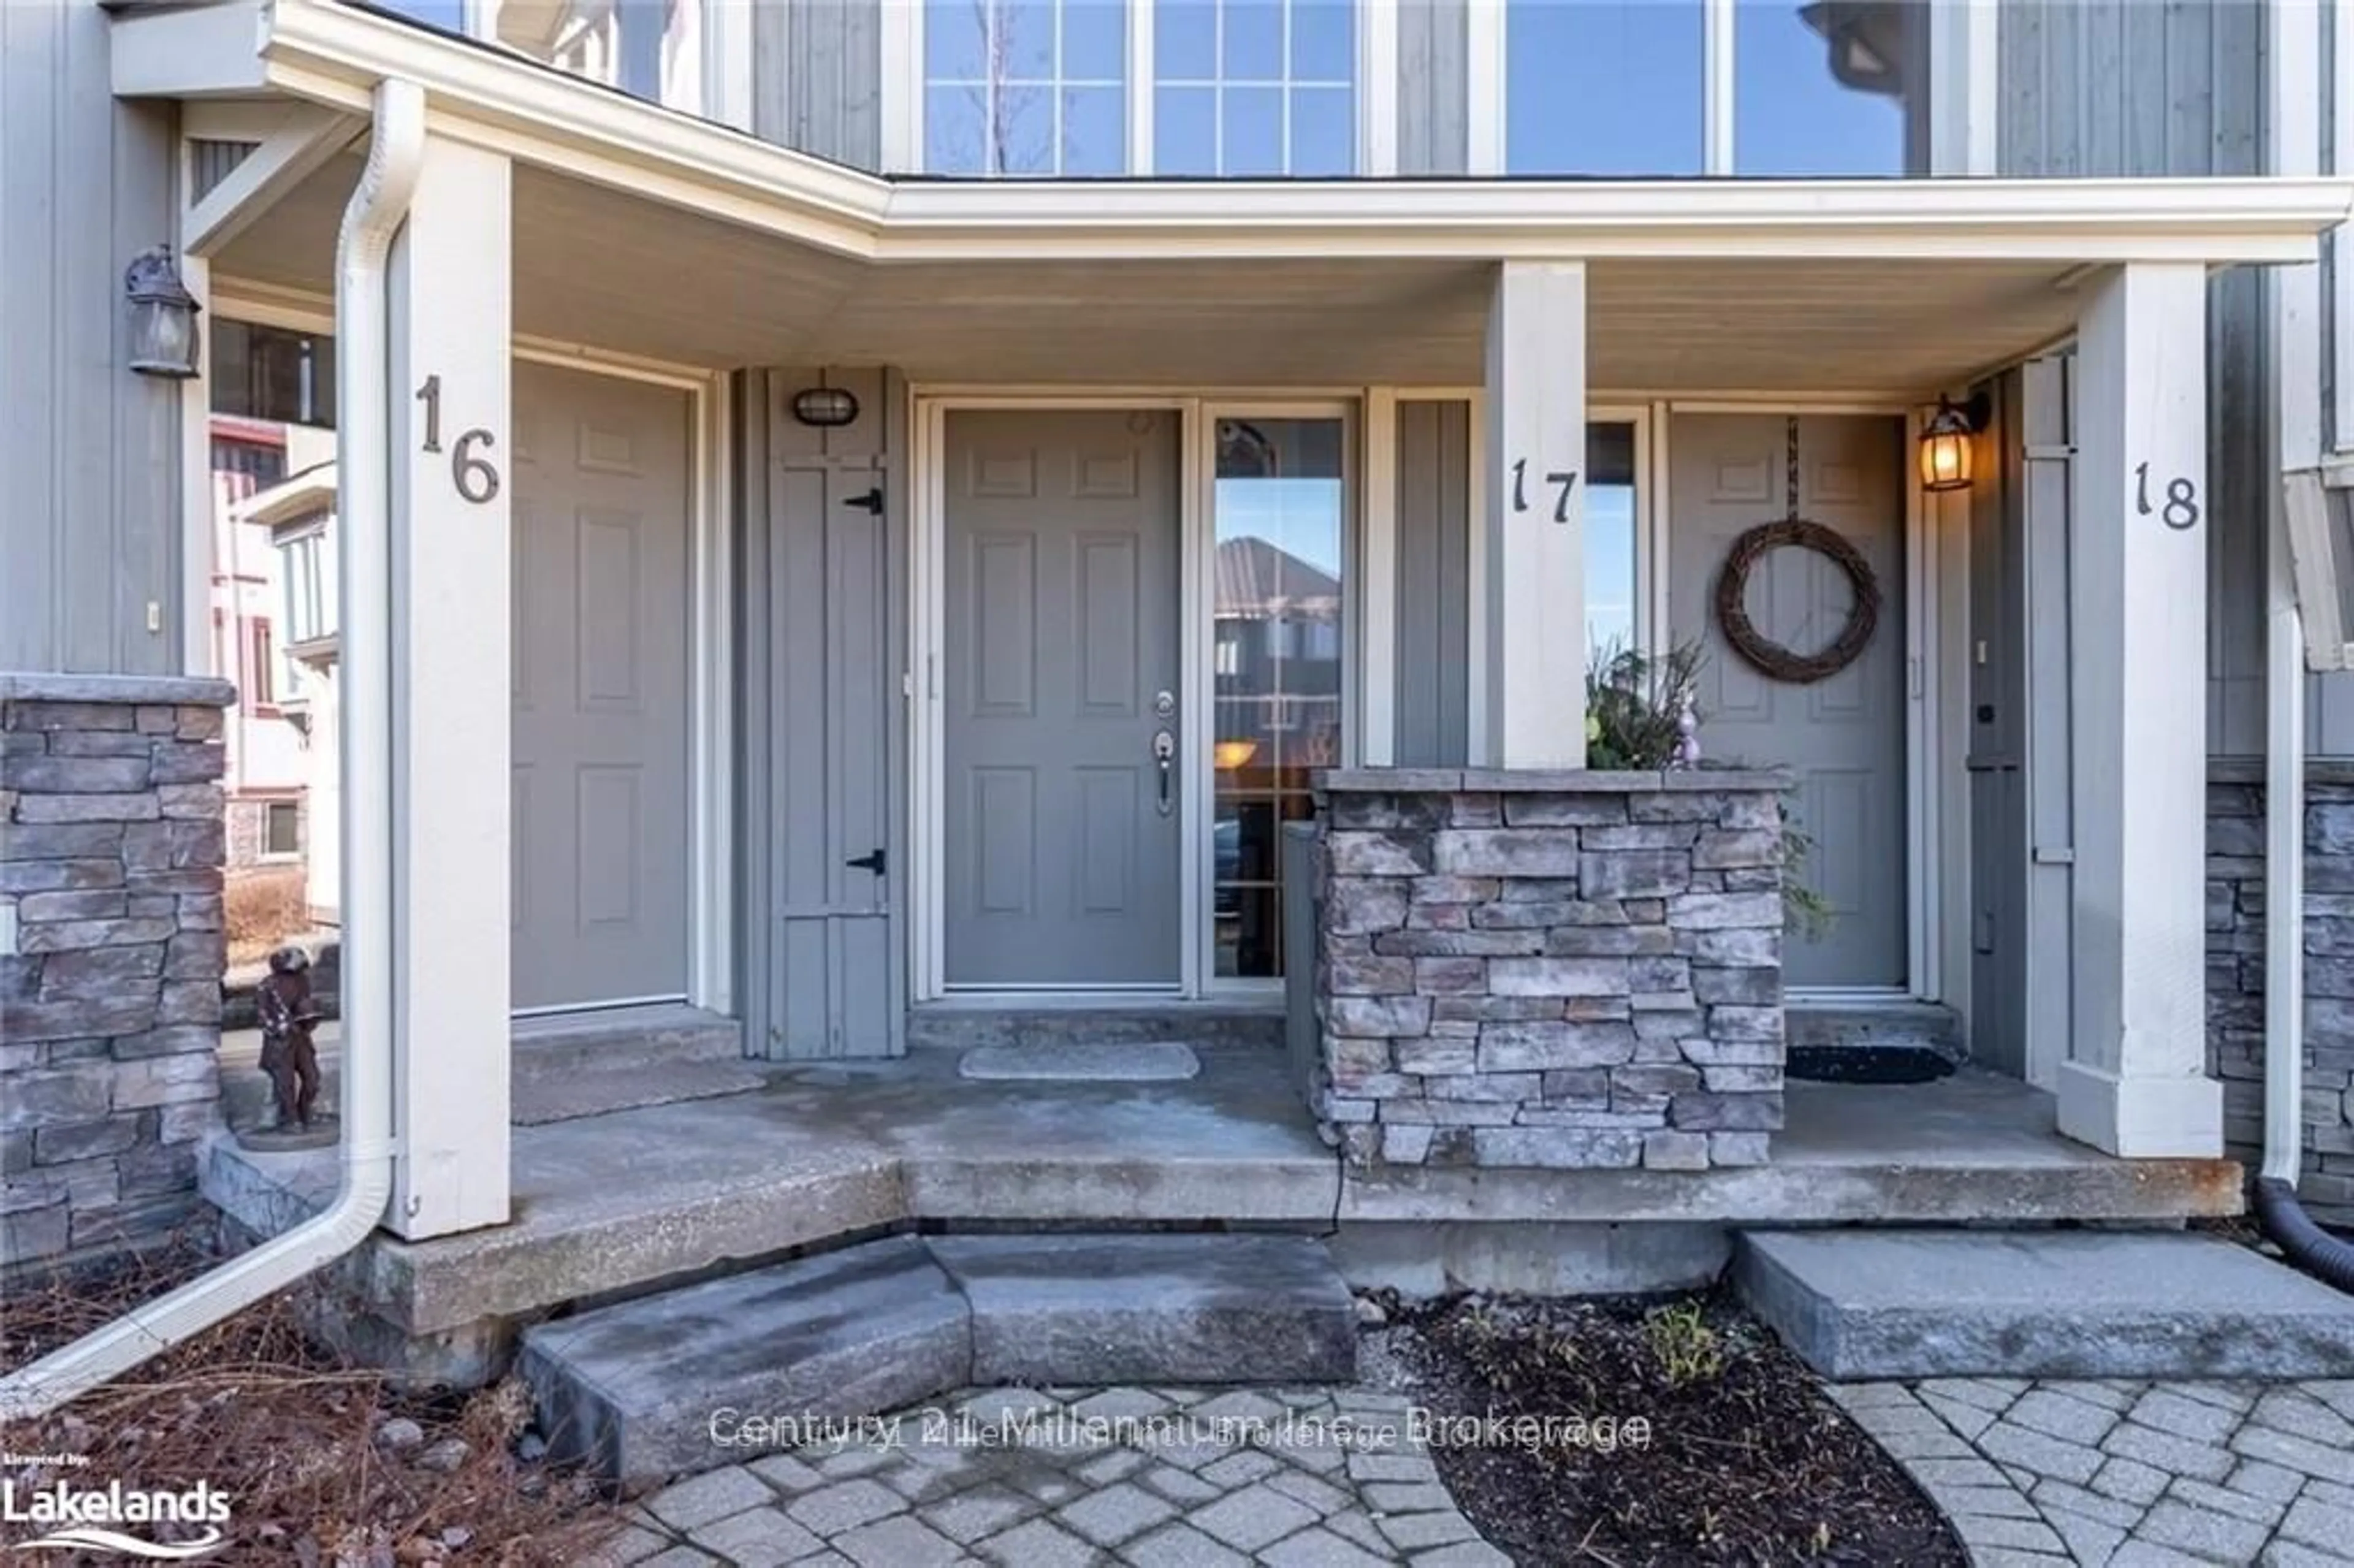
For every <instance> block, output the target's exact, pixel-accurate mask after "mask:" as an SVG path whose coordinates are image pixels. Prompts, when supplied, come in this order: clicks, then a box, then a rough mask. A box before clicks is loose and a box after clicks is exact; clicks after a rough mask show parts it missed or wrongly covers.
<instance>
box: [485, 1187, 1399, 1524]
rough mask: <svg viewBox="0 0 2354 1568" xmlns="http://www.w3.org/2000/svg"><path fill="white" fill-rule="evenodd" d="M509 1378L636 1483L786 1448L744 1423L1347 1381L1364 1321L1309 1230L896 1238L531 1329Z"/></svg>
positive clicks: (550, 1419)
mask: <svg viewBox="0 0 2354 1568" xmlns="http://www.w3.org/2000/svg"><path fill="white" fill-rule="evenodd" d="M519 1370H520V1371H521V1372H522V1373H523V1377H524V1380H525V1383H526V1384H528V1386H529V1387H530V1389H531V1391H532V1394H533V1398H534V1402H535V1404H536V1406H537V1409H538V1412H539V1420H540V1424H541V1426H542V1428H543V1430H545V1431H546V1434H547V1437H548V1443H549V1446H550V1449H551V1451H552V1452H553V1453H555V1454H556V1456H557V1457H559V1458H565V1459H578V1460H582V1461H585V1462H586V1463H587V1464H588V1465H589V1466H590V1467H591V1468H592V1469H593V1470H594V1471H595V1473H597V1474H598V1475H599V1476H601V1477H604V1478H608V1479H611V1480H614V1481H617V1482H620V1484H621V1485H622V1486H623V1487H624V1488H627V1489H637V1488H640V1487H642V1486H646V1485H651V1484H652V1483H653V1482H656V1481H659V1480H661V1479H663V1478H666V1477H669V1476H673V1475H679V1474H684V1473H690V1472H694V1471H698V1470H705V1469H709V1468H711V1467H714V1466H717V1465H724V1464H730V1463H735V1462H737V1461H740V1460H744V1459H748V1458H756V1457H760V1455H761V1453H763V1452H766V1451H769V1450H772V1449H773V1448H775V1447H779V1446H782V1447H790V1446H794V1441H793V1435H791V1434H790V1433H782V1432H778V1433H769V1434H765V1435H761V1436H764V1437H765V1439H766V1440H765V1441H764V1442H762V1443H761V1444H759V1445H758V1446H752V1447H746V1446H743V1445H742V1443H741V1441H738V1442H736V1443H732V1444H731V1443H730V1442H729V1441H727V1439H728V1438H730V1437H736V1438H738V1439H741V1438H743V1437H746V1436H752V1435H754V1433H753V1429H751V1428H748V1427H743V1426H742V1422H743V1419H744V1418H745V1417H749V1416H759V1417H771V1416H790V1417H799V1418H811V1419H832V1420H836V1421H841V1420H847V1419H850V1418H853V1417H856V1416H860V1415H869V1414H880V1413H882V1412H885V1411H888V1410H892V1409H896V1408H898V1407H900V1406H904V1405H907V1404H916V1403H918V1402H920V1401H923V1400H926V1399H929V1398H931V1397H933V1396H935V1395H938V1394H942V1393H948V1392H949V1391H950V1390H953V1389H959V1388H964V1387H970V1386H973V1385H989V1384H998V1383H1023V1384H1047V1383H1054V1384H1088V1383H1257V1382H1274V1383H1319V1382H1335V1381H1347V1380H1350V1379H1352V1378H1353V1377H1354V1376H1355V1374H1356V1315H1355V1310H1354V1304H1353V1303H1352V1300H1351V1298H1350V1295H1349V1291H1348V1288H1347V1287H1346V1286H1344V1285H1343V1284H1342V1283H1341V1277H1340V1276H1339V1275H1338V1274H1337V1273H1336V1272H1334V1270H1333V1268H1332V1266H1331V1262H1330V1261H1329V1260H1328V1259H1327V1258H1326V1257H1325V1255H1324V1250H1323V1247H1322V1246H1321V1245H1320V1244H1319V1243H1318V1242H1316V1241H1314V1240H1313V1239H1311V1238H1309V1237H1305V1236H1289V1235H1274V1234H1243V1235H1233V1234H1229V1235H1188V1234H1166V1233H1163V1234H1148V1235H1080V1234H1070V1235H1065V1234H1053V1235H1002V1236H960V1237H945V1236H942V1237H932V1238H928V1239H922V1240H919V1239H917V1238H915V1237H910V1236H896V1237H892V1238H889V1239H886V1240H883V1241H875V1242H867V1243H864V1244H862V1245H857V1246H854V1247H849V1248H845V1249H843V1250H841V1251H838V1252H830V1253H822V1254H819V1255H814V1256H811V1257H806V1258H801V1259H797V1260H795V1261H793V1262H790V1263H784V1264H778V1265H775V1266H769V1267H767V1268H759V1269H754V1270H751V1271H749V1272H747V1273H743V1274H736V1275H730V1276H727V1277H722V1278H718V1279H713V1280H707V1281H705V1282H703V1283H700V1284H695V1285H691V1286H686V1287H682V1288H679V1289H675V1290H669V1291H663V1292H662V1293H660V1294H657V1295H652V1296H645V1297H641V1298H637V1299H635V1300H631V1301H625V1302H620V1303H618V1304H616V1305H613V1306H609V1307H602V1308H595V1309H593V1310H590V1311H588V1312H583V1313H580V1314H578V1316H575V1317H572V1318H567V1319H558V1320H556V1321H553V1322H547V1323H542V1324H540V1325H538V1326H536V1327H535V1328H533V1329H530V1330H526V1331H525V1334H524V1336H523V1354H522V1359H521V1361H520V1369H519ZM720 1412H733V1413H734V1414H730V1415H726V1416H724V1417H723V1416H721V1415H719V1414H718V1413H720ZM739 1428H740V1429H741V1430H739Z"/></svg>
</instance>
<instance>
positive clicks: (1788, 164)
mask: <svg viewBox="0 0 2354 1568" xmlns="http://www.w3.org/2000/svg"><path fill="white" fill-rule="evenodd" d="M1929 21H1930V8H1929V6H1928V5H1927V4H1926V3H1925V0H1508V5H1507V8H1506V12H1505V19H1504V29H1503V34H1504V36H1503V51H1504V58H1503V64H1502V69H1501V70H1500V72H1499V73H1498V74H1499V76H1500V79H1501V80H1502V82H1503V85H1504V126H1503V136H1504V148H1503V155H1504V166H1505V169H1506V171H1507V172H1508V173H1511V174H1516V175H1606V176H1618V177H1622V178H1641V177H1646V176H1648V177H1652V178H1662V177H1674V176H1679V175H1766V176H1775V175H1783V176H1816V177H1832V176H1850V175H1926V174H1928V173H1929V172H1930V163H1929V152H1930V150H1929V139H1930V122H1929Z"/></svg>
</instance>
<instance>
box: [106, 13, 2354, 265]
mask: <svg viewBox="0 0 2354 1568" xmlns="http://www.w3.org/2000/svg"><path fill="white" fill-rule="evenodd" d="M114 26H115V31H116V35H117V37H118V39H119V40H120V42H119V43H118V45H117V48H115V50H114V52H113V57H112V58H113V60H114V71H115V75H114V82H115V90H116V91H117V92H118V93H121V94H124V95H140V96H149V95H160V96H171V97H189V96H211V95H218V94H230V95H236V94H240V93H242V94H250V93H252V92H255V91H257V90H277V91H282V92H286V93H290V94H292V95H294V96H296V97H301V98H305V99H310V100H312V101H317V102H321V103H323V104H326V105H328V106H330V107H334V108H340V109H343V110H345V111H357V112H366V111H367V109H368V107H369V105H370V101H371V94H372V92H373V90H374V86H375V84H376V82H377V81H378V80H380V79H384V78H386V77H387V76H397V77H400V78H404V79H408V80H411V81H414V82H417V83H418V84H419V85H420V86H422V87H423V88H424V89H425V90H427V92H428V94H429V101H430V103H431V105H432V108H431V118H430V123H431V125H432V128H433V129H434V130H436V131H437V132H440V133H443V134H446V135H449V136H451V137H452V138H456V139H461V140H465V141H469V142H473V143H479V144H482V145H487V146H491V147H493V148H496V149H498V150H501V151H504V152H506V153H508V154H511V155H512V156H514V158H515V159H517V160H518V162H519V163H523V164H537V165H540V166H544V167H547V168H553V169H559V170H563V171H565V172H566V173H567V174H569V175H572V176H574V177H576V178H578V179H581V180H584V181H587V182H589V183H592V184H597V185H608V186H611V187H614V188H617V189H620V190H626V191H629V192H631V193H633V194H636V195H640V196H646V197H649V198H651V199H653V200H655V201H659V202H662V203H663V204H664V205H667V206H670V207H676V208H679V209H681V210H683V211H684V212H688V213H695V214H699V215H702V216H705V217H711V218H714V219H717V220H721V221H724V222H727V223H731V224H736V225H739V226H742V227H744V228H751V229H754V230H757V231H760V232H765V233H769V234H773V235H779V236H783V237H787V238H793V239H796V240H799V241H801V243H803V244H805V245H809V246H811V247H814V248H816V249H821V250H825V251H831V252H833V253H835V254H837V255H841V256H844V257H849V258H854V259H857V260H875V261H925V260H933V261H960V260H1049V259H1067V260H1150V259H1155V258H1164V259H1171V260H1199V259H1203V258H1209V257H1227V258H1233V259H1237V260H1241V259H1274V258H1284V257H1295V258H1331V259H1341V258H1352V257H1361V258H1373V257H1389V258H1398V259H1415V258H1418V259H1427V260H1445V259H1455V260H1495V259H1498V258H1502V257H1526V256H1547V255H1551V256H1584V257H1590V258H1600V257H1611V256H1630V257H1631V256H1644V257H1677V256H1684V257H1752V258H1772V257H1787V258H1832V257H1869V258H1878V259H1903V258H1915V259H1921V260H2031V259H2033V260H2062V261H2073V262H2102V261H2117V260H2204V261H2211V262H2217V263H2230V262H2295V261H2309V260H2313V259H2314V258H2315V257H2316V255H2317V250H2318V238H2317V237H2318V236H2319V235H2320V234H2322V233H2323V232H2325V231H2327V229H2330V228H2334V227H2336V226H2337V225H2338V224H2339V223H2341V222H2343V221H2346V220H2347V219H2348V218H2349V216H2354V179H2349V178H2332V179H2278V178H2274V179H2185V180H1951V179H1949V180H1937V181H1789V182H1780V181H1771V182H1707V181H1687V182H1673V183H1638V184H1618V183H1603V182H1596V183H1588V184H1573V183H1564V182H1504V181H1487V180H1460V181H1426V180H1424V181H1404V180H1401V181H1378V182H1377V181H1351V182H1310V181H1297V182H1246V181H1222V182H1216V183H1214V184H1207V183H1205V184H1183V183H1176V182H1166V181H1162V182H1153V181H1102V182H1098V181H1060V182H1011V181H1007V182H990V183H986V184H983V183H977V182H976V183H959V182H928V181H891V180H884V179H880V178H876V177H875V176H872V175H864V174H862V173H859V172H858V171H855V170H853V169H848V168H845V167H843V166H840V165H837V164H829V163H826V162H824V161H822V160H820V159H815V158H811V157H809V156H806V155H804V154H799V153H794V152H792V151H790V150H789V149H785V148H780V147H777V146H774V145H771V144H769V143H764V142H761V141H759V140H758V139H757V138H755V137H752V136H749V135H747V134H745V133H743V132H738V131H736V130H733V129H731V128H729V127H726V126H724V125H718V124H714V123H712V122H705V121H702V120H698V119H695V117H693V116H689V115H684V114H680V113H677V112H674V111H668V110H664V109H661V108H659V107H656V106H653V105H649V104H646V103H642V102H640V101H636V100H634V99H631V98H629V97H627V96H626V95H624V94H621V93H619V92H616V91H614V90H610V89H607V88H604V87H600V86H598V85H596V84H594V83H590V82H585V81H581V80H579V79H575V78H572V77H568V76H566V75H564V74H563V73H561V72H560V71H557V70H555V69H549V68H546V67H543V66H540V65H537V64H535V63H534V62H531V61H528V60H525V59H522V58H519V57H515V56H513V55H510V54H507V53H505V52H504V51H501V50H498V49H495V48H488V47H484V46H482V45H478V44H475V43H472V42H471V41H468V40H465V39H462V38H456V37H451V36H448V35H446V34H440V33H437V32H434V31H432V30H431V29H429V28H425V27H421V26H415V25H411V24H408V23H405V22H402V21H400V20H398V19H397V18H393V17H388V16H379V15H376V14H373V13H369V12H365V11H359V10H355V9H352V8H350V7H347V6H344V5H335V4H332V3H329V0H268V3H265V0H226V3H224V4H220V5H209V6H204V7H198V8H193V9H186V10H171V11H145V10H142V11H137V12H133V13H129V14H124V15H121V16H117V18H116V20H115V24H114Z"/></svg>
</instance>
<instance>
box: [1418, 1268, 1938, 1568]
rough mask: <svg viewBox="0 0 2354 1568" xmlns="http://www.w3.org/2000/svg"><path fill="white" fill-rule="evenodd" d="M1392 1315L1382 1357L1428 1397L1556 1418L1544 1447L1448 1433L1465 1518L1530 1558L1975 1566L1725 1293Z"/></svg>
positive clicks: (1474, 1408)
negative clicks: (1579, 1426)
mask: <svg viewBox="0 0 2354 1568" xmlns="http://www.w3.org/2000/svg"><path fill="white" fill-rule="evenodd" d="M1391 1322H1392V1325H1393V1327H1392V1328H1391V1329H1390V1330H1388V1331H1386V1332H1385V1333H1384V1334H1382V1335H1381V1336H1379V1338H1380V1339H1381V1340H1382V1341H1383V1344H1382V1349H1381V1352H1380V1355H1381V1359H1383V1360H1386V1361H1392V1362H1393V1363H1394V1365H1395V1366H1396V1367H1397V1368H1398V1369H1399V1372H1400V1373H1401V1374H1402V1376H1400V1377H1399V1379H1398V1381H1400V1382H1401V1383H1404V1387H1403V1388H1402V1390H1401V1392H1404V1393H1406V1394H1407V1395H1408V1396H1409V1397H1410V1398H1411V1399H1412V1400H1413V1401H1414V1402H1415V1403H1416V1404H1420V1405H1423V1406H1426V1407H1428V1408H1429V1409H1430V1410H1432V1411H1433V1412H1435V1413H1437V1414H1438V1415H1440V1416H1442V1417H1465V1416H1480V1417H1485V1416H1488V1415H1490V1414H1494V1415H1497V1416H1503V1417H1516V1416H1531V1417H1538V1418H1543V1417H1553V1418H1554V1421H1555V1429H1554V1431H1553V1433H1552V1434H1551V1435H1550V1436H1544V1435H1540V1438H1541V1440H1539V1441H1537V1442H1535V1443H1534V1444H1532V1445H1531V1446H1517V1445H1516V1444H1515V1443H1513V1442H1510V1441H1507V1442H1502V1443H1498V1442H1493V1441H1488V1440H1481V1441H1479V1442H1476V1443H1458V1444H1454V1445H1445V1444H1440V1443H1436V1442H1434V1444H1433V1445H1432V1448H1433V1457H1435V1458H1436V1459H1437V1464H1438V1469H1439V1474H1440V1476H1441V1477H1442V1478H1444V1479H1445V1480H1446V1482H1447V1489H1448V1490H1450V1491H1451V1492H1453V1494H1454V1496H1455V1499H1456V1501H1457V1503H1458V1506H1460V1507H1461V1508H1462V1510H1463V1511H1464V1513H1465V1515H1466V1516H1467V1517H1469V1519H1470V1520H1471V1521H1472V1522H1473V1523H1474V1524H1476V1525H1478V1526H1479V1530H1480V1531H1481V1532H1482V1533H1483V1534H1485V1535H1486V1536H1487V1538H1488V1539H1489V1540H1490V1542H1493V1543H1494V1544H1495V1545H1496V1546H1498V1547H1499V1548H1500V1549H1501V1550H1503V1551H1504V1552H1509V1553H1510V1554H1511V1556H1512V1557H1513V1559H1514V1560H1515V1561H1516V1562H1518V1563H1522V1564H1524V1565H1526V1564H1536V1563H1579V1564H1598V1565H1601V1568H1635V1565H1637V1564H1684V1563H1743V1564H1749V1563H1758V1564H1764V1563H1859V1564H1872V1565H1873V1568H1883V1565H1885V1564H1890V1563H1903V1564H1905V1565H1906V1568H1943V1565H1946V1564H1954V1565H1956V1568H1960V1565H1964V1564H1967V1562H1968V1558H1967V1554H1966V1553H1965V1552H1964V1551H1963V1549H1962V1546H1961V1543H1960V1542H1959V1541H1958V1540H1956V1538H1955V1536H1954V1534H1953V1531H1952V1530H1951V1529H1950V1527H1949V1526H1948V1525H1947V1524H1946V1520H1945V1518H1944V1516H1943V1515H1942V1514H1940V1513H1939V1512H1938V1510H1937V1509H1936V1506H1935V1504H1933V1503H1932V1502H1930V1501H1929V1499H1927V1498H1926V1497H1925V1496H1924V1495H1922V1493H1921V1491H1920V1490H1919V1489H1917V1488H1916V1487H1914V1484H1913V1482H1912V1480H1911V1479H1910V1478H1908V1477H1907V1476H1906V1475H1905V1474H1904V1472H1903V1469H1902V1468H1901V1467H1899V1466H1898V1465H1897V1463H1896V1462H1895V1461H1894V1460H1893V1459H1892V1458H1890V1457H1888V1456H1887V1455H1886V1454H1885V1453H1884V1452H1882V1449H1881V1448H1880V1446H1878V1445H1877V1444H1876V1443H1874V1442H1873V1441H1872V1438H1871V1437H1870V1436H1867V1435H1866V1434H1865V1433H1864V1432H1863V1431H1862V1430H1861V1428H1860V1427H1858V1426H1856V1425H1854V1424H1853V1423H1852V1422H1850V1420H1848V1418H1847V1416H1846V1415H1845V1414H1843V1413H1842V1412H1841V1411H1840V1408H1839V1407H1838V1406H1837V1405H1836V1404H1832V1403H1831V1402H1830V1401H1829V1399H1827V1398H1825V1397H1824V1395H1823V1393H1822V1391H1821V1388H1820V1386H1819V1383H1817V1381H1816V1379H1815V1377H1814V1374H1813V1373H1811V1372H1808V1370H1807V1369H1806V1367H1805V1366H1804V1365H1803V1364H1802V1363H1800V1362H1799V1361H1798V1360H1797V1358H1796V1357H1795V1356H1793V1355H1791V1354H1790V1353H1789V1352H1788V1351H1786V1350H1784V1349H1783V1348H1782V1346H1781V1345H1780V1343H1779V1342H1778V1341H1776V1340H1775V1339H1774V1337H1773V1335H1772V1334H1771V1333H1770V1332H1768V1331H1767V1330H1765V1328H1764V1327H1763V1326H1762V1325H1760V1324H1759V1323H1757V1322H1756V1320H1755V1319H1752V1318H1750V1317H1749V1316H1748V1315H1747V1314H1746V1313H1745V1312H1744V1311H1743V1310H1742V1309H1741V1308H1739V1307H1738V1306H1737V1305H1736V1304H1734V1302H1733V1301H1732V1300H1731V1299H1730V1298H1727V1297H1726V1296H1724V1295H1723V1294H1722V1293H1711V1294H1707V1295H1702V1296H1694V1297H1686V1298H1676V1299H1672V1300H1669V1299H1659V1298H1653V1299H1649V1300H1628V1299H1597V1298H1580V1299H1566V1300H1538V1299H1530V1298H1503V1297H1479V1296H1469V1297H1456V1298H1448V1299H1446V1300H1442V1301H1438V1302H1435V1303H1430V1304H1426V1305H1420V1306H1411V1307H1394V1308H1393V1310H1392V1313H1391ZM1575 1416H1583V1417H1584V1418H1585V1422H1586V1424H1587V1427H1586V1430H1585V1432H1583V1433H1582V1434H1581V1433H1579V1432H1578V1431H1577V1430H1576V1428H1575V1426H1574V1425H1570V1424H1569V1423H1567V1422H1566V1421H1565V1420H1564V1418H1567V1417H1575ZM1638 1418H1639V1419H1640V1420H1641V1421H1642V1422H1644V1423H1646V1424H1647V1426H1648V1430H1647V1431H1644V1432H1642V1433H1640V1434H1639V1436H1640V1437H1641V1438H1642V1439H1644V1440H1641V1441H1638V1431H1637V1429H1636V1427H1635V1425H1634V1423H1635V1421H1636V1420H1637V1419H1638ZM1606 1424H1608V1425H1607V1427H1606ZM1492 1430H1493V1429H1492V1428H1490V1431H1492ZM1464 1435H1465V1436H1468V1434H1464Z"/></svg>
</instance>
